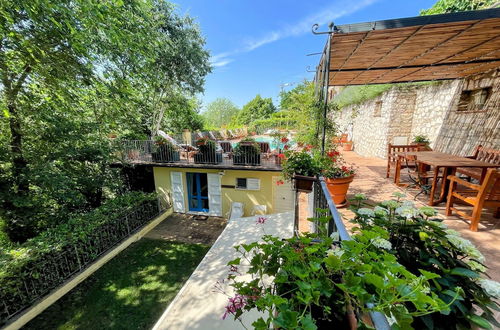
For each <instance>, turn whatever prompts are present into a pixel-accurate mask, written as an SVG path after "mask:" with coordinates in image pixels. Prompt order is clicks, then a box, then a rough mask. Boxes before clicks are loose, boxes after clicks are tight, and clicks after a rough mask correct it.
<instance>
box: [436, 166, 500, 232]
mask: <svg viewBox="0 0 500 330" xmlns="http://www.w3.org/2000/svg"><path fill="white" fill-rule="evenodd" d="M448 180H450V191H449V194H448V201H447V202H446V215H447V216H450V215H452V212H455V213H457V214H458V215H460V216H462V217H464V218H466V219H468V220H469V221H470V222H471V223H470V226H469V229H470V230H472V231H477V229H478V225H479V220H480V219H481V212H482V210H483V208H492V209H494V210H495V213H494V216H495V218H500V171H499V170H497V169H494V168H490V169H488V172H487V173H486V177H485V178H484V180H483V183H482V184H480V185H479V184H475V183H470V182H468V181H465V180H462V179H460V178H459V177H458V176H456V175H450V176H448ZM458 186H463V187H466V188H468V189H463V190H459V189H458ZM457 199H459V200H460V201H461V202H463V203H465V204H468V205H471V206H472V207H473V208H472V214H471V215H469V214H467V213H466V212H463V211H460V210H458V209H456V208H455V207H453V204H454V203H455V201H456V200H457Z"/></svg>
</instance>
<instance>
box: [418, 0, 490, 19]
mask: <svg viewBox="0 0 500 330" xmlns="http://www.w3.org/2000/svg"><path fill="white" fill-rule="evenodd" d="M495 2H496V0H438V1H437V2H436V3H435V4H434V6H432V7H431V8H429V9H423V10H421V11H420V15H424V16H425V15H435V14H445V13H454V12H457V11H468V10H478V9H485V8H488V7H491V6H492V5H493V4H494V3H495Z"/></svg>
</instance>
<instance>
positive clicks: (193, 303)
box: [153, 212, 293, 330]
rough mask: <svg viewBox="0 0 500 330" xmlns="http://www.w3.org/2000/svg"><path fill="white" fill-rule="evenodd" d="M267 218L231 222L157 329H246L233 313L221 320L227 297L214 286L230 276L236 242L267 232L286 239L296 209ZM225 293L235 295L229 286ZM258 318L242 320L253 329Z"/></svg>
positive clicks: (251, 316)
mask: <svg viewBox="0 0 500 330" xmlns="http://www.w3.org/2000/svg"><path fill="white" fill-rule="evenodd" d="M264 217H266V218H267V220H266V222H265V224H264V225H261V224H257V223H256V220H257V217H248V218H241V219H237V220H231V221H229V223H228V224H227V226H226V228H225V229H224V231H223V232H222V234H221V235H220V236H219V238H218V239H217V241H216V242H215V243H214V245H213V246H212V248H211V249H210V250H209V251H208V253H207V255H206V256H205V258H203V260H202V261H201V263H200V264H199V265H198V267H197V268H196V270H195V271H194V273H193V274H192V275H191V277H190V278H189V279H188V281H187V282H186V284H185V285H184V286H183V288H182V289H181V291H179V293H178V294H177V296H176V297H175V299H174V300H173V301H172V303H171V304H170V305H169V306H168V308H167V309H166V310H165V312H164V313H163V315H162V316H161V318H160V319H159V320H158V322H157V323H156V325H155V327H154V328H153V329H154V330H160V329H162V330H163V329H172V330H177V329H203V330H210V329H214V330H215V329H231V330H233V329H234V330H236V329H244V327H243V326H242V325H241V324H240V323H239V322H238V321H236V322H235V321H233V317H232V316H228V317H227V318H226V320H222V315H223V314H224V307H225V306H226V305H227V302H228V297H227V296H226V295H224V294H223V293H219V292H217V290H216V289H215V285H216V283H217V281H218V280H223V279H225V278H226V277H227V275H228V266H227V263H228V262H229V261H231V260H233V259H235V258H236V257H238V256H239V254H238V253H237V252H236V250H235V249H234V248H233V247H234V246H235V245H239V244H247V243H251V242H255V241H258V240H260V238H261V237H262V236H263V235H264V234H270V235H275V236H279V237H284V238H287V237H291V236H292V235H293V212H288V213H280V214H270V215H265V216H264ZM226 289H227V288H226ZM226 293H227V294H229V295H231V294H232V292H231V291H230V290H229V289H227V291H226ZM258 317H259V315H258V313H257V312H256V313H249V314H246V315H245V317H243V323H244V324H245V326H246V327H247V328H252V326H251V323H252V322H253V321H254V320H256V319H257V318H258Z"/></svg>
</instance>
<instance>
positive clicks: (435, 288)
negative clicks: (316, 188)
mask: <svg viewBox="0 0 500 330" xmlns="http://www.w3.org/2000/svg"><path fill="white" fill-rule="evenodd" d="M395 197H396V198H395V199H393V200H388V201H385V202H382V203H380V204H379V205H377V206H375V207H373V208H366V207H361V206H363V205H361V203H363V196H360V198H358V199H357V200H356V201H355V203H353V205H354V206H353V210H354V211H355V212H356V217H355V219H354V222H355V223H356V224H358V225H359V228H360V230H361V231H365V230H379V229H383V230H387V231H388V233H389V237H388V238H387V239H388V241H389V242H390V243H391V246H392V248H391V249H390V252H391V253H392V254H393V255H394V256H395V257H396V259H397V261H398V262H399V263H400V264H402V265H404V266H405V267H406V269H408V271H410V272H412V273H413V274H419V273H420V272H421V271H422V270H425V271H427V272H432V273H434V274H437V275H438V276H439V277H438V278H435V279H432V280H431V281H430V282H429V285H430V286H429V288H430V290H431V292H434V293H435V294H436V295H438V296H439V297H440V298H441V299H442V300H444V301H446V302H449V303H451V306H450V307H451V308H450V311H449V313H433V314H430V315H425V316H420V317H417V318H416V319H415V321H414V322H413V326H414V327H415V328H418V329H470V328H471V327H472V326H479V327H481V328H484V329H492V327H500V324H499V322H498V321H497V320H495V319H494V315H493V313H494V310H499V306H498V304H497V303H496V302H495V301H494V299H495V298H499V297H500V284H499V283H496V282H493V281H489V280H487V279H484V278H483V277H484V276H485V275H486V267H485V265H484V257H483V255H482V254H481V253H480V252H479V251H478V250H477V249H476V248H475V247H474V245H473V244H472V243H471V242H470V241H468V240H466V239H464V238H462V237H460V235H459V234H458V233H457V232H456V231H454V230H451V229H447V227H446V225H445V224H443V223H442V220H441V219H438V218H434V216H435V215H436V214H437V213H436V211H435V210H434V209H433V208H431V207H428V206H424V207H420V208H417V207H415V206H414V204H413V203H412V202H410V201H404V202H403V201H401V198H402V197H404V195H403V194H400V193H396V194H395ZM458 287H459V288H460V297H459V298H458V299H456V300H453V297H454V292H455V290H456V288H458ZM406 308H408V309H409V310H410V311H411V310H412V308H413V307H411V306H406Z"/></svg>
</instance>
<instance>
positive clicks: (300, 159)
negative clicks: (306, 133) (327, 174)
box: [279, 148, 321, 180]
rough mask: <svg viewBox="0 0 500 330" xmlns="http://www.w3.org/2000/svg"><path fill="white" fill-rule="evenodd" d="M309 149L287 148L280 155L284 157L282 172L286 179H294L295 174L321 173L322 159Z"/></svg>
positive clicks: (314, 174)
mask: <svg viewBox="0 0 500 330" xmlns="http://www.w3.org/2000/svg"><path fill="white" fill-rule="evenodd" d="M308 149H309V148H303V149H302V150H300V151H297V150H287V151H285V153H284V154H280V155H279V156H281V157H282V158H283V162H282V170H281V174H282V175H283V177H284V178H285V180H292V179H293V177H294V176H295V175H303V176H316V175H318V174H319V173H320V171H321V159H320V157H319V156H318V154H317V153H316V154H315V153H312V152H311V151H310V150H308Z"/></svg>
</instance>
